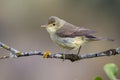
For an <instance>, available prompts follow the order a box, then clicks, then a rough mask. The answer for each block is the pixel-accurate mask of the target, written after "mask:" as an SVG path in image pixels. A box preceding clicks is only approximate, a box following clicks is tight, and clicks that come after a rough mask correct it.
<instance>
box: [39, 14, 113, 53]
mask: <svg viewBox="0 0 120 80" xmlns="http://www.w3.org/2000/svg"><path fill="white" fill-rule="evenodd" d="M41 27H45V28H46V29H47V31H48V33H49V34H50V38H51V39H52V41H54V42H55V43H56V44H57V45H59V46H60V47H63V48H65V49H68V50H76V49H78V52H77V55H78V54H79V53H80V49H81V46H82V45H83V44H85V43H87V42H91V41H99V40H109V41H113V39H109V38H100V37H95V36H93V35H92V34H93V33H95V32H96V31H95V30H91V29H87V28H84V27H79V26H75V25H73V24H70V23H68V22H66V21H65V20H63V19H60V18H58V17H56V16H51V17H49V19H48V23H47V24H45V25H42V26H41Z"/></svg>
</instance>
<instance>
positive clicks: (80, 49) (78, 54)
mask: <svg viewBox="0 0 120 80" xmlns="http://www.w3.org/2000/svg"><path fill="white" fill-rule="evenodd" d="M81 47H82V46H80V47H79V49H78V52H77V55H79V53H80V50H81Z"/></svg>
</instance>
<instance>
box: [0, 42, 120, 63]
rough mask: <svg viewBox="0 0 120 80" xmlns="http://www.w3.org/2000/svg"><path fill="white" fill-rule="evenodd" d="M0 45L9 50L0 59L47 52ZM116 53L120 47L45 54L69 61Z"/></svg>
mask: <svg viewBox="0 0 120 80" xmlns="http://www.w3.org/2000/svg"><path fill="white" fill-rule="evenodd" d="M0 47H2V48H4V49H6V50H8V51H10V52H11V53H10V54H9V55H7V56H1V57H0V59H6V58H19V57H26V56H33V55H39V56H44V55H45V54H46V53H47V52H43V51H33V52H21V51H18V50H16V49H14V48H12V47H9V46H7V45H5V44H4V43H2V42H0ZM49 53H50V52H49ZM117 54H120V47H119V48H116V49H109V50H106V51H102V52H95V53H88V54H81V55H77V54H64V53H53V54H49V55H47V58H56V59H63V60H70V61H72V62H74V61H78V60H83V59H89V58H96V57H103V56H113V55H117Z"/></svg>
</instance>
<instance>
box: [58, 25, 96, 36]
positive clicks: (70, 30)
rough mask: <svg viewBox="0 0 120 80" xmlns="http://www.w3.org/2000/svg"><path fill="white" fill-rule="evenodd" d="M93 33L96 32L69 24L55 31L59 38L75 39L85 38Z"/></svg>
mask: <svg viewBox="0 0 120 80" xmlns="http://www.w3.org/2000/svg"><path fill="white" fill-rule="evenodd" d="M95 32H96V31H94V30H91V29H86V28H82V27H76V26H74V25H72V24H70V23H65V24H64V25H63V26H62V27H61V28H60V29H59V30H57V31H56V34H57V35H58V36H60V37H76V36H87V35H90V34H92V33H95Z"/></svg>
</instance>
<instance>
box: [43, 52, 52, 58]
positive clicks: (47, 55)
mask: <svg viewBox="0 0 120 80" xmlns="http://www.w3.org/2000/svg"><path fill="white" fill-rule="evenodd" d="M50 55H51V52H50V51H46V52H45V53H44V54H43V58H48V57H49V56H50Z"/></svg>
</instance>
